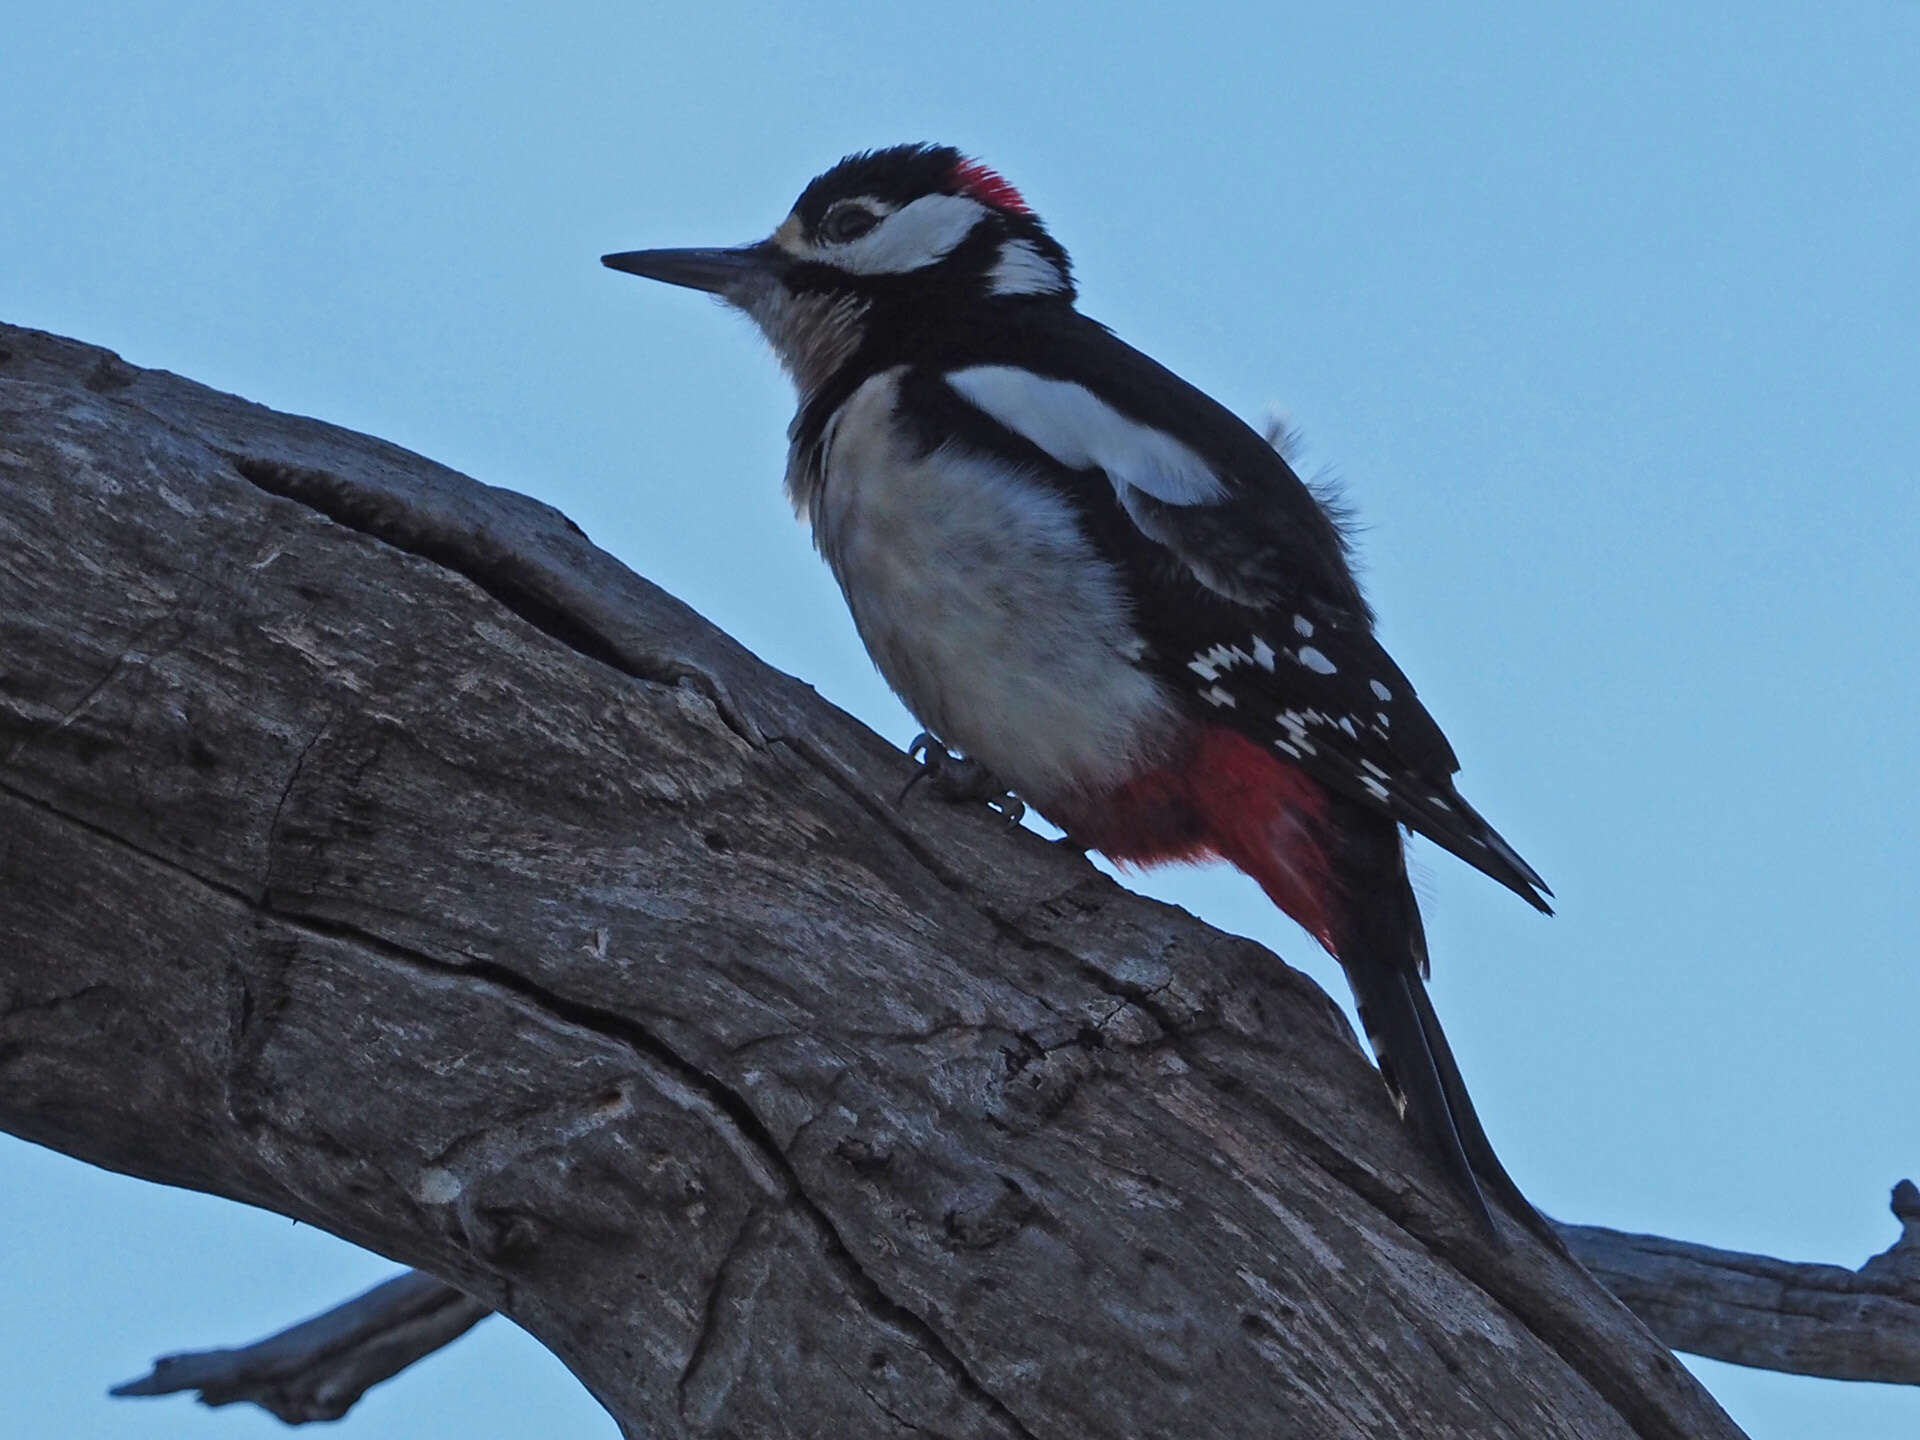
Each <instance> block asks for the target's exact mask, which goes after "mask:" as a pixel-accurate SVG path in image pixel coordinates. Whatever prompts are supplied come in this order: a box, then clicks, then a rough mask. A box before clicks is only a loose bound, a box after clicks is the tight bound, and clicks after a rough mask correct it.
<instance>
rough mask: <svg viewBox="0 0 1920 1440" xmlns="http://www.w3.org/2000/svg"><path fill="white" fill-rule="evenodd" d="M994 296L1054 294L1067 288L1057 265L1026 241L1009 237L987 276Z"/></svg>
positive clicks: (1064, 278)
mask: <svg viewBox="0 0 1920 1440" xmlns="http://www.w3.org/2000/svg"><path fill="white" fill-rule="evenodd" d="M987 286H988V288H989V289H990V290H991V291H992V292H993V293H994V294H995V295H1057V294H1059V293H1060V292H1061V291H1062V290H1064V289H1066V288H1067V282H1066V277H1065V276H1063V275H1061V273H1060V267H1059V266H1057V265H1055V264H1054V263H1053V261H1051V260H1049V259H1047V257H1046V256H1044V255H1042V254H1041V253H1040V252H1039V251H1038V250H1036V249H1035V248H1034V247H1033V246H1032V245H1031V244H1030V243H1029V242H1027V241H1025V240H1009V241H1007V243H1006V244H1004V245H1002V246H1001V247H1000V258H999V259H998V260H997V261H995V262H994V266H993V269H992V271H991V272H989V274H988V275H987Z"/></svg>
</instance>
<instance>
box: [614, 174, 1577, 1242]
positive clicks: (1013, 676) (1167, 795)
mask: <svg viewBox="0 0 1920 1440" xmlns="http://www.w3.org/2000/svg"><path fill="white" fill-rule="evenodd" d="M602 262H603V263H604V264H605V265H607V266H608V267H610V268H612V269H614V270H618V271H622V272H625V273H627V274H631V275H637V276H641V277H645V278H648V279H652V280H657V281H663V282H666V283H667V284H670V285H675V286H682V287H686V288H689V289H693V290H699V291H706V292H709V293H711V294H712V295H715V296H717V297H719V298H720V299H721V300H723V301H725V302H726V303H727V304H728V305H730V306H731V307H733V308H735V309H737V310H740V311H742V312H744V313H745V314H746V315H747V316H748V317H750V318H751V319H752V321H753V322H754V323H755V324H756V325H757V326H758V328H759V329H760V331H761V332H762V334H763V335H764V336H765V338H766V339H767V341H768V342H770V344H771V347H772V349H773V351H774V353H775V355H776V356H777V357H778V359H779V361H780V362H781V364H782V366H783V367H784V368H785V370H786V371H787V373H788V375H789V376H790V377H791V378H792V381H793V383H794V387H795V390H796V392H797V397H798V403H797V407H796V410H795V413H794V416H793V419H792V423H791V424H790V426H789V427H788V438H789V447H788V458H787V466H786V476H785V486H786V492H787V496H788V498H789V500H790V501H791V502H792V504H793V506H794V509H795V511H796V512H797V513H798V515H799V516H800V517H801V518H802V519H803V520H804V521H805V522H807V523H808V524H809V525H810V527H811V531H812V536H813V540H814V543H815V545H816V547H817V548H818V549H819V551H820V553H821V554H822V556H823V557H824V558H825V560H826V563H827V565H828V567H829V568H830V569H831V571H832V572H833V575H834V577H835V579H836V580H837V581H838V582H839V586H840V589H841V592H842V594H843V595H844V597H845V600H846V603H847V606H848V608H849V610H850V611H851V612H852V617H853V621H854V625H855V627H856V629H857V630H858V632H859V635H860V638H861V640H862V642H863V643H864V644H865V646H866V649H867V651H868V653H869V655H870V656H871V657H872V659H873V661H874V663H875V665H876V666H877V668H878V669H879V671H880V673H881V675H882V676H883V677H884V678H885V679H886V680H887V682H888V683H889V684H890V685H891V686H892V688H893V690H894V691H895V692H896V693H897V694H898V695H899V697H900V698H901V700H902V701H903V702H904V703H905V705H906V707H907V708H908V709H909V710H910V711H912V712H913V714H914V715H915V717H916V718H917V719H918V720H919V721H920V723H921V724H922V725H923V726H925V729H926V732H927V733H926V734H924V735H922V736H921V737H920V740H919V741H916V742H915V746H914V747H913V748H914V750H915V753H916V754H920V753H922V752H924V756H925V759H924V762H923V763H924V764H925V766H926V773H928V774H930V775H932V776H933V778H934V779H936V781H938V782H940V783H939V785H938V786H937V788H939V789H941V791H942V793H944V794H947V795H949V796H950V797H967V796H973V797H977V798H986V797H988V796H989V795H994V794H997V793H999V792H1001V791H1004V792H1006V793H1007V794H1008V795H1009V796H1010V797H1016V798H1013V799H1011V800H1009V802H1008V803H1009V804H1011V805H1016V806H1017V805H1020V804H1024V805H1025V806H1030V807H1032V809H1034V810H1035V811H1037V812H1038V813H1039V814H1040V815H1041V816H1043V817H1044V818H1045V819H1047V820H1048V821H1050V822H1051V823H1052V824H1054V825H1055V826H1057V827H1058V828H1059V829H1060V830H1062V831H1063V832H1064V833H1065V835H1066V837H1067V838H1068V840H1069V841H1070V842H1071V843H1073V844H1075V845H1078V846H1081V847H1083V848H1086V849H1092V850H1097V851H1099V852H1101V853H1102V854H1104V855H1106V856H1107V857H1108V858H1109V859H1110V860H1112V861H1114V862H1116V863H1117V864H1120V865H1124V866H1147V865H1153V864H1158V863H1164V862H1172V861H1190V860H1200V859H1212V858H1217V859H1222V860H1225V861H1226V862H1228V863H1229V864H1231V865H1233V866H1235V867H1237V868H1238V869H1239V870H1241V871H1243V872H1244V873H1246V874H1247V875H1249V876H1251V877H1252V879H1253V880H1254V881H1255V882H1256V883H1257V884H1258V885H1259V886H1260V888H1261V889H1262V890H1263V891H1264V892H1265V893H1266V895H1267V896H1268V898H1269V899H1271V900H1272V902H1273V903H1274V904H1275V905H1276V906H1278V907H1279V909H1280V910H1282V911H1283V912H1285V913H1286V914H1287V915H1288V916H1290V917H1292V919H1293V920H1295V921H1296V922H1297V923H1298V924H1299V925H1300V926H1301V927H1302V928H1303V929H1305V930H1306V931H1307V933H1308V934H1310V935H1312V936H1313V937H1314V938H1315V939H1316V940H1317V941H1318V942H1319V943H1320V945H1321V946H1323V947H1324V948H1325V949H1326V950H1327V952H1328V953H1329V954H1330V955H1332V956H1333V957H1334V959H1335V960H1336V961H1337V962H1338V963H1339V965H1340V966H1341V968H1342V970H1343V971H1344V973H1345V975H1346V978H1347V981H1348V983H1349V985H1350V986H1351V987H1352V990H1353V995H1354V999H1355V1003H1356V1009H1357V1011H1358V1013H1359V1016H1360V1019H1361V1025H1362V1029H1363V1030H1364V1031H1365V1032H1366V1034H1367V1037H1368V1040H1369V1042H1370V1045H1371V1047H1372V1049H1373V1051H1374V1055H1375V1058H1376V1060H1377V1063H1378V1065H1379V1069H1380V1072H1381V1075H1382V1077H1383V1078H1384V1080H1385V1082H1386V1085H1387V1088H1388V1090H1389V1092H1390V1094H1391V1097H1392V1099H1393V1101H1394V1104H1395V1106H1396V1108H1397V1109H1398V1111H1399V1113H1400V1115H1401V1117H1402V1119H1403V1121H1404V1122H1405V1123H1406V1124H1407V1125H1408V1126H1409V1127H1410V1128H1411V1129H1412V1131H1413V1132H1414V1134H1415V1136H1416V1137H1417V1139H1418V1140H1419V1141H1420V1142H1421V1143H1422V1144H1423V1145H1424V1146H1425V1148H1426V1150H1427V1151H1428V1153H1429V1154H1430V1155H1431V1156H1432V1157H1433V1158H1434V1159H1435V1160H1436V1161H1437V1162H1438V1164H1439V1165H1440V1166H1441V1167H1442V1171H1443V1173H1444V1174H1445V1175H1446V1176H1447V1177H1448V1179H1449V1180H1450V1181H1451V1184H1452V1186H1453V1188H1454V1190H1455V1191H1456V1192H1457V1194H1458V1195H1459V1197H1460V1198H1461V1200H1462V1202H1463V1204H1464V1206H1465V1208H1466V1210H1467V1211H1468V1213H1469V1215H1470V1216H1471V1218H1472V1219H1473V1220H1474V1221H1475V1222H1477V1224H1478V1226H1479V1227H1480V1228H1481V1229H1482V1230H1483V1231H1484V1232H1485V1233H1486V1234H1487V1235H1489V1236H1490V1237H1492V1238H1493V1239H1495V1240H1496V1241H1500V1240H1501V1237H1500V1232H1499V1230H1498V1227H1497V1226H1496V1225H1495V1222H1494V1220H1493V1217H1492V1213H1491V1210H1490V1208H1489V1206H1488V1204H1487V1199H1486V1195H1487V1192H1491V1193H1493V1194H1494V1195H1495V1196H1497V1197H1498V1198H1499V1200H1500V1201H1501V1202H1502V1204H1503V1205H1504V1206H1505V1207H1506V1208H1507V1209H1508V1210H1509V1212H1511V1214H1512V1215H1513V1216H1514V1217H1516V1218H1517V1219H1518V1220H1519V1221H1520V1222H1521V1223H1522V1224H1524V1225H1526V1226H1528V1227H1529V1228H1530V1229H1533V1230H1534V1231H1535V1232H1536V1233H1539V1234H1541V1235H1542V1236H1543V1237H1544V1238H1548V1239H1551V1234H1550V1230H1549V1228H1548V1227H1547V1225H1546V1222H1544V1221H1543V1220H1542V1219H1541V1218H1540V1217H1539V1216H1538V1215H1537V1213H1536V1212H1535V1211H1534V1210H1533V1208H1532V1207H1531V1206H1530V1205H1529V1204H1528V1203H1527V1201H1526V1200H1525V1198H1524V1196H1523V1195H1522V1194H1521V1193H1520V1191H1519V1189H1518V1187H1517V1186H1516V1185H1515V1184H1514V1182H1513V1180H1512V1179H1511V1177H1510V1176H1509V1175H1508V1174H1507V1172H1506V1170H1505V1168H1504V1167H1503V1166H1502V1165H1501V1164H1500V1161H1499V1159H1498V1158H1497V1156H1496V1155H1495V1154H1494V1151H1493V1147H1492V1145H1491V1143H1490V1142H1489V1140H1488V1138H1487V1136H1486V1133H1485V1130H1484V1128H1483V1127H1482V1125H1481V1123H1480V1120H1479V1118H1478V1116H1477V1115H1476V1114H1475V1112H1474V1108H1473V1105H1472V1102H1471V1100H1470V1099H1469V1097H1468V1095H1467V1090H1466V1086H1465V1084H1464V1082H1463V1081H1462V1079H1461V1075H1460V1070H1459V1066H1458V1064H1457V1062H1456V1061H1455V1058H1454V1055H1453V1051H1452V1049H1451V1047H1450V1046H1449V1045H1448V1043H1447V1039H1446V1036H1445V1035H1444V1033H1443V1032H1442V1030H1441V1028H1440V1022H1439V1019H1438V1016H1437V1014H1436V1012H1435V1010H1434V1007H1433V1003H1432V1001H1431V999H1430V997H1429V995H1428V993H1427V989H1426V983H1425V982H1426V980H1427V977H1428V975H1429V971H1430V966H1429V957H1428V951H1427V941H1426V936H1425V932H1424V930H1423V928H1422V924H1421V917H1420V909H1419V905H1418V903H1417V901H1416V898H1415V895H1414V891H1413V887H1412V885H1411V883H1410V881H1409V878H1408V870H1407V858H1406V843H1405V839H1404V836H1403V832H1407V833H1411V834H1416V835H1420V836H1424V837H1426V838H1427V839H1428V840H1430V841H1431V842H1433V843H1434V844H1436V845H1438V846H1440V847H1441V848H1442V849H1444V850H1447V851H1450V852H1451V853H1452V854H1454V855H1456V856H1458V857H1459V858H1460V859H1462V860H1464V861H1465V862H1466V863H1467V864H1469V865H1471V866H1473V867H1474V868H1475V869H1477V870H1479V871H1481V872H1482V873H1483V874H1485V875H1487V876H1489V877H1491V878H1492V879H1493V880H1496V881H1498V882H1499V883H1500V884H1502V885H1504V886H1506V887H1507V888H1508V889H1509V890H1512V891H1513V892H1514V893H1515V894H1517V895H1518V896H1520V898H1521V899H1523V900H1525V901H1526V902H1527V903H1528V904H1530V905H1532V906H1533V907H1534V908H1535V909H1537V910H1539V911H1541V912H1542V913H1545V914H1551V913H1552V909H1551V907H1550V905H1549V903H1548V900H1549V897H1550V896H1551V894H1552V892H1551V891H1550V890H1549V889H1548V888H1547V886H1546V883H1545V882H1544V881H1543V880H1542V879H1541V878H1540V876H1539V875H1538V874H1537V873H1536V872H1535V871H1534V870H1533V868H1532V867H1531V866H1529V865H1528V864H1527V862H1526V861H1525V860H1523V859H1522V858H1521V857H1520V855H1519V854H1518V853H1517V852H1516V851H1515V850H1514V848H1513V847H1512V846H1511V845H1509V844H1508V843H1507V842H1506V841H1505V840H1504V839H1502V838H1501V836H1500V835H1499V834H1498V832H1496V831H1495V830H1494V829H1493V827H1492V826H1491V825H1489V824H1488V823H1487V821H1486V820H1484V819H1483V818H1482V817H1481V816H1480V814H1479V813H1478V812H1477V811H1476V810H1475V809H1474V808H1473V807H1472V806H1471V805H1470V804H1468V803H1467V801H1466V800H1465V799H1464V798H1462V796H1461V795H1460V793H1459V791H1458V789H1457V788H1456V787H1455V784H1454V779H1453V777H1454V775H1455V774H1456V773H1457V772H1458V770H1459V768H1460V766H1459V761H1458V760H1457V758H1456V757H1455V755H1454V752H1453V749H1452V747H1451V746H1450V745H1449V744H1448V742H1447V739H1446V737H1445V736H1444V735H1443V734H1442V733H1441V730H1440V727H1439V725H1438V724H1437V723H1436V722H1435V721H1434V719H1433V718H1432V716H1430V715H1429V714H1428V713H1427V710H1426V709H1425V707H1424V706H1423V705H1422V704H1421V702H1420V700H1419V698H1418V697H1417V696H1416V694H1415V692H1414V688H1413V685H1412V684H1411V683H1410V682H1409V681H1408V679H1407V677H1406V676H1405V674H1403V673H1402V672H1401V670H1400V667H1399V666H1398V665H1396V664H1395V663H1394V661H1393V660H1392V659H1391V658H1390V657H1389V656H1388V654H1387V652H1386V650H1385V649H1384V648H1383V647H1382V646H1381V643H1380V641H1379V640H1378V638H1377V637H1376V635H1375V629H1374V614H1373V611H1372V609H1371V608H1370V607H1369V604H1368V602H1367V600H1366V599H1365V597H1364V596H1363V594H1362V592H1361V589H1360V586H1359V584H1358V582H1357V581H1356V579H1355V577H1354V569H1353V554H1352V548H1351V540H1350V535H1349V528H1350V527H1349V526H1348V525H1347V524H1346V522H1345V517H1344V515H1343V514H1342V513H1341V511H1340V508H1339V507H1338V506H1337V505H1335V504H1333V503H1331V502H1330V501H1329V499H1328V497H1326V496H1325V495H1323V494H1322V493H1320V492H1319V491H1317V490H1316V489H1315V488H1314V487H1312V486H1310V485H1308V484H1307V483H1306V482H1304V481H1303V480H1302V479H1301V478H1300V476H1299V475H1298V474H1297V473H1296V472H1295V470H1294V468H1293V466H1292V465H1291V464H1290V463H1289V461H1288V460H1287V458H1286V456H1285V455H1284V454H1283V453H1282V447H1278V446H1276V445H1275V444H1273V443H1272V442H1271V440H1270V439H1269V438H1268V437H1266V436H1263V435H1262V434H1261V433H1259V432H1258V431H1256V430H1254V429H1253V428H1252V427H1251V426H1249V425H1248V424H1246V423H1245V422H1244V421H1242V420H1241V419H1240V418H1239V417H1238V416H1236V415H1234V414H1233V413H1232V412H1231V411H1230V410H1228V409H1227V408H1226V407H1225V406H1224V405H1222V404H1220V403H1219V402H1217V401H1216V400H1214V399H1212V398H1211V397H1209V396H1208V395H1206V394H1204V393H1203V392H1202V391H1200V390H1199V389H1197V388H1196V387H1194V386H1193V385H1190V384H1188V383H1187V382H1186V381H1185V380H1182V379H1181V378H1180V377H1179V376H1177V375H1175V374H1173V373H1172V372H1171V371H1170V370H1167V369H1166V368H1164V367H1163V366H1161V365H1159V364H1158V363H1157V362H1155V361H1154V360H1152V359H1150V358H1149V357H1148V356H1146V355H1145V354H1143V353H1142V352H1141V351H1139V350H1136V349H1134V348H1133V347H1132V346H1130V345H1128V344H1127V343H1126V342H1125V341H1123V340H1121V339H1120V338H1119V337H1118V336H1116V335H1115V334H1113V332H1112V331H1110V330H1109V329H1108V328H1107V327H1106V326H1104V325H1102V324H1100V323H1099V322H1098V321H1096V320H1093V319H1091V318H1089V317H1088V316H1086V315H1083V314H1082V313H1081V312H1080V311H1079V309H1078V308H1077V303H1076V298H1077V292H1076V288H1075V284H1074V278H1073V268H1072V264H1071V261H1070V260H1069V258H1068V255H1067V252H1066V250H1065V249H1064V248H1063V247H1062V246H1061V244H1060V243H1059V242H1058V241H1057V240H1056V239H1055V238H1054V237H1053V235H1052V233H1051V232H1050V231H1049V230H1048V228H1047V226H1046V225H1045V224H1044V223H1043V222H1042V221H1041V219H1040V217H1039V216H1038V215H1037V214H1036V213H1035V212H1034V210H1033V208H1032V207H1031V206H1030V205H1029V204H1028V203H1027V201H1026V199H1025V198H1024V197H1023V196H1022V194H1021V193H1020V191H1019V190H1017V189H1016V188H1015V187H1014V186H1013V185H1012V184H1011V183H1009V182H1008V181H1007V180H1006V179H1005V178H1003V177H1002V176H1001V175H1000V174H999V173H998V172H996V171H994V170H992V169H990V168H988V167H987V166H986V165H985V164H984V163H982V162H980V161H979V160H976V159H973V158H970V157H969V156H967V155H966V154H964V153H962V152H961V151H960V150H958V149H956V148H954V147H951V146H947V145H937V144H925V143H923V144H910V145H896V146H892V147H889V148H884V149H876V150H870V151H864V152H860V153H857V154H853V155H849V156H848V157H847V158H845V159H843V160H841V161H840V162H839V163H837V164H836V165H834V166H833V167H832V168H831V169H829V170H827V171H826V172H824V173H823V174H821V175H819V176H818V177H816V178H815V179H814V180H812V181H811V182H810V183H809V184H808V185H807V186H806V188H805V189H804V190H803V191H802V192H801V194H800V197H799V199H798V200H797V201H796V202H795V204H794V206H793V208H792V210H791V212H790V213H789V214H788V215H787V217H786V218H785V219H784V220H783V221H782V222H781V223H780V225H779V226H778V227H777V228H776V229H775V230H774V231H773V233H772V234H771V235H770V236H768V237H767V238H766V239H764V240H761V241H758V242H755V243H752V244H747V245H740V246H732V247H727V248H717V249H668V250H659V249H655V250H633V251H624V252H620V253H617V254H610V255H606V256H603V257H602ZM1013 813H1015V814H1017V813H1018V812H1017V810H1016V811H1014V812H1013ZM1501 1243H1504V1242H1501Z"/></svg>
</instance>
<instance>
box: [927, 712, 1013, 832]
mask: <svg viewBox="0 0 1920 1440" xmlns="http://www.w3.org/2000/svg"><path fill="white" fill-rule="evenodd" d="M907 755H908V757H909V758H911V759H914V760H917V761H919V762H920V768H919V769H918V770H917V771H915V772H914V775H913V778H912V779H911V780H909V781H907V783H906V786H905V788H904V789H902V790H901V792H900V800H899V802H898V803H900V804H902V805H904V804H905V803H906V800H907V797H908V796H909V795H911V794H912V793H913V789H914V787H915V786H916V785H918V784H919V783H920V782H921V781H923V780H924V781H926V782H927V784H928V785H930V786H931V787H932V788H933V793H934V794H935V795H938V796H939V797H940V798H941V799H942V800H945V801H948V802H949V803H951V804H963V803H968V802H977V803H984V804H985V805H986V807H987V808H988V809H989V810H991V811H993V812H994V813H995V814H996V815H998V816H1000V818H1001V819H1003V820H1005V821H1006V822H1007V824H1009V825H1018V824H1019V823H1020V820H1021V817H1022V816H1024V815H1025V814H1026V813H1027V806H1026V802H1025V801H1023V800H1022V799H1021V798H1020V797H1019V796H1018V795H1016V794H1014V793H1013V792H1012V791H1011V790H1009V789H1007V787H1006V786H1004V785H1002V784H1001V783H1000V782H999V781H998V780H996V779H995V778H994V776H993V772H992V771H990V770H988V769H987V767H986V766H984V765H982V764H981V763H980V762H979V761H978V760H969V759H967V758H966V757H965V756H962V755H956V754H954V753H953V752H952V751H951V750H949V749H947V747H946V746H945V745H942V744H941V743H940V742H939V741H938V740H937V739H935V738H934V737H933V736H932V735H929V734H928V733H927V732H926V731H924V730H923V731H921V732H920V733H919V734H918V735H916V736H914V737H913V743H912V744H911V745H909V746H907Z"/></svg>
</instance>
